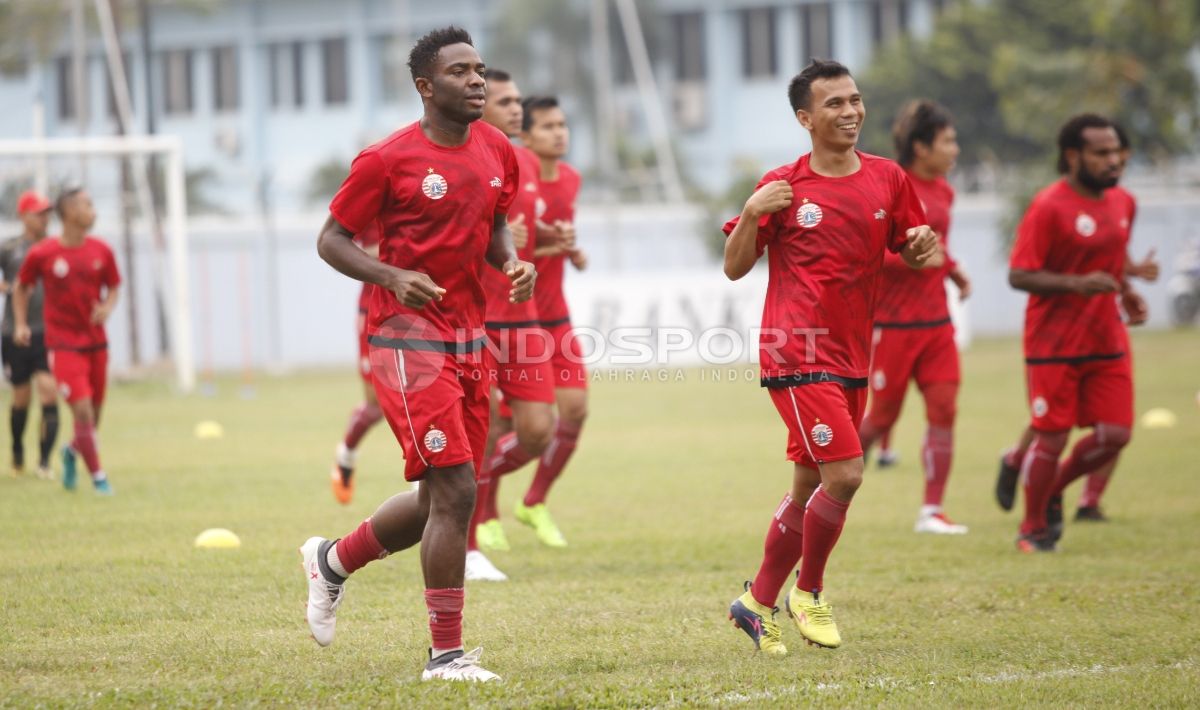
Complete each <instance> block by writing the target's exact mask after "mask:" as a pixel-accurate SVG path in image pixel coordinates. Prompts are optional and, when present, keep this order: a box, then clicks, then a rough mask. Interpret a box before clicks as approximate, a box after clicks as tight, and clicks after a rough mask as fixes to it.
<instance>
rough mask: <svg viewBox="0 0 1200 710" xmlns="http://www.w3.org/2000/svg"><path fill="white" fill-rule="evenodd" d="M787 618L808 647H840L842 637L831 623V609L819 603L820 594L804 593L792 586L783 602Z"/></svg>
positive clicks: (835, 625)
mask: <svg viewBox="0 0 1200 710" xmlns="http://www.w3.org/2000/svg"><path fill="white" fill-rule="evenodd" d="M784 606H785V607H786V608H787V613H788V616H790V617H792V621H794V622H796V628H797V629H799V630H800V635H801V636H803V637H804V640H805V641H807V642H808V643H809V644H810V645H813V646H822V647H824V648H837V647H838V646H841V645H842V635H841V634H840V633H838V627H837V624H836V623H834V621H833V607H832V606H831V605H829V604H826V603H825V602H823V601H821V594H820V592H817V591H813V592H812V593H809V592H806V591H804V590H802V589H800V588H799V587H795V586H793V587H792V589H791V591H790V592H788V595H787V599H786V600H785V601H784Z"/></svg>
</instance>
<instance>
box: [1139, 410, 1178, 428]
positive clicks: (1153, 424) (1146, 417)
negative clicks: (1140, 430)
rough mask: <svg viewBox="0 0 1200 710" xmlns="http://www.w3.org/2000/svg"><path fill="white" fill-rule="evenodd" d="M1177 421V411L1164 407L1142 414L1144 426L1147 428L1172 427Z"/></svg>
mask: <svg viewBox="0 0 1200 710" xmlns="http://www.w3.org/2000/svg"><path fill="white" fill-rule="evenodd" d="M1176 421H1178V420H1177V419H1176V417H1175V412H1172V411H1171V410H1169V409H1163V408H1162V407H1155V408H1154V409H1150V410H1147V411H1146V413H1145V414H1143V415H1142V426H1144V427H1145V428H1147V429H1170V428H1171V427H1173V426H1175V422H1176Z"/></svg>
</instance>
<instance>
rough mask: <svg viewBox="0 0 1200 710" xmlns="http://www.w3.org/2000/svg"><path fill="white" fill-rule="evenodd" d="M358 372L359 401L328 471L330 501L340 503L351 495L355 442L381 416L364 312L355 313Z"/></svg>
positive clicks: (355, 453) (350, 497)
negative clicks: (372, 373) (359, 385)
mask: <svg viewBox="0 0 1200 710" xmlns="http://www.w3.org/2000/svg"><path fill="white" fill-rule="evenodd" d="M358 374H359V376H360V377H361V378H362V383H363V400H362V402H361V403H360V404H359V405H358V406H357V407H355V408H354V409H353V410H352V411H351V412H350V421H349V423H347V425H346V432H345V434H343V435H342V440H341V441H340V442H338V445H337V449H336V450H335V451H334V457H333V468H332V469H331V470H330V472H329V485H330V489H331V490H332V491H333V497H334V500H336V501H337V502H339V503H341V504H343V505H346V504H348V503H350V501H351V500H352V499H353V498H354V466H355V464H356V463H357V460H358V445H359V443H360V442H361V441H362V439H363V437H364V436H366V435H367V432H369V431H370V430H371V428H372V427H374V426H375V425H376V424H377V423H379V420H380V419H382V418H383V412H382V411H381V410H380V408H379V401H378V400H377V399H376V398H375V386H374V385H373V384H372V382H371V355H370V345H368V343H367V331H366V315H365V314H359V316H358Z"/></svg>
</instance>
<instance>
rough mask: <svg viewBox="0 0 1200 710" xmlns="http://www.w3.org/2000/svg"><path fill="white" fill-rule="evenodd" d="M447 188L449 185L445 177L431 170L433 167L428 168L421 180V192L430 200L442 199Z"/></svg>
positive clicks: (448, 188)
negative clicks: (426, 173) (427, 172)
mask: <svg viewBox="0 0 1200 710" xmlns="http://www.w3.org/2000/svg"><path fill="white" fill-rule="evenodd" d="M449 190H450V186H449V185H448V184H446V178H444V177H442V176H441V175H438V174H437V173H435V172H433V168H430V169H429V174H428V175H426V176H425V179H424V180H422V181H421V192H423V193H425V196H426V197H428V198H429V199H431V200H440V199H442V198H443V197H445V196H446V193H447V192H448V191H449Z"/></svg>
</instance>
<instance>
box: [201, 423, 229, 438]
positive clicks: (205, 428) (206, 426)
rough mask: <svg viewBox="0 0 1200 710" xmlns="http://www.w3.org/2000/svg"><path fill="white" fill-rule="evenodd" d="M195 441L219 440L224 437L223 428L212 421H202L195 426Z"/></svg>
mask: <svg viewBox="0 0 1200 710" xmlns="http://www.w3.org/2000/svg"><path fill="white" fill-rule="evenodd" d="M195 434H196V438H197V439H220V438H221V437H223V436H225V427H223V426H221V425H220V424H218V423H216V422H214V421H211V420H209V421H203V422H200V423H199V424H197V425H196V430H195Z"/></svg>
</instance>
